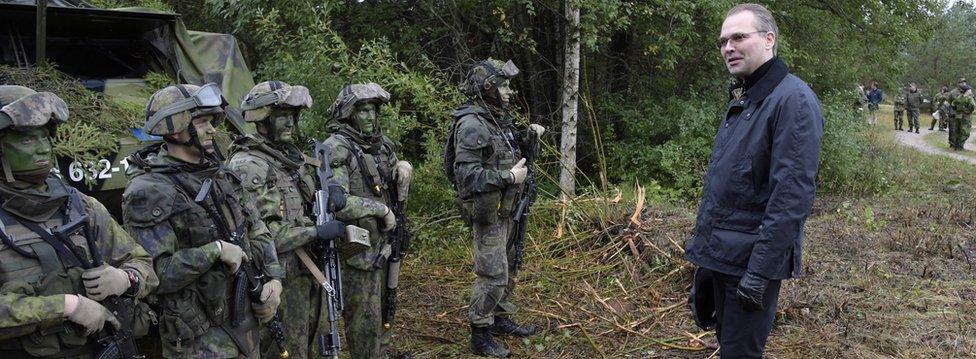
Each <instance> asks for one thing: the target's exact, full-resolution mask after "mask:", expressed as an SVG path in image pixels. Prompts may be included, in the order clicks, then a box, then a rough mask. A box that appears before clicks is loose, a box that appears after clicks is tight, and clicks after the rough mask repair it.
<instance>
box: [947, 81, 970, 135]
mask: <svg viewBox="0 0 976 359" xmlns="http://www.w3.org/2000/svg"><path fill="white" fill-rule="evenodd" d="M963 86H964V87H963V88H962V90H963V93H962V95H961V96H959V97H956V99H955V100H952V108H953V110H955V111H956V117H955V119H956V128H955V134H956V136H955V137H954V138H950V139H949V148H951V149H953V150H957V151H962V150H964V149H965V144H966V140H968V139H969V130H970V129H971V128H972V115H973V111H974V110H976V100H974V99H973V89H972V88H971V87H969V85H963ZM952 130H953V129H952V128H951V127H950V128H949V131H952Z"/></svg>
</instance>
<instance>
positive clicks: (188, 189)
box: [125, 170, 253, 353]
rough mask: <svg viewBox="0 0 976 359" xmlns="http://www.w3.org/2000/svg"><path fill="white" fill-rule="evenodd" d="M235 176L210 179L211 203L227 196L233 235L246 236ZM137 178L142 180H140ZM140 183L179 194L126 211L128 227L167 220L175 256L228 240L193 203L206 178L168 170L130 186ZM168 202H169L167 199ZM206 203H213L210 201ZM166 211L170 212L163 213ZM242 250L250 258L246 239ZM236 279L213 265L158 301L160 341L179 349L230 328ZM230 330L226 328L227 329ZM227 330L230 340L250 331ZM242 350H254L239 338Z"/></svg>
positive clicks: (225, 209)
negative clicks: (214, 330)
mask: <svg viewBox="0 0 976 359" xmlns="http://www.w3.org/2000/svg"><path fill="white" fill-rule="evenodd" d="M232 176H233V175H232V174H230V173H229V172H226V171H223V170H221V172H220V173H218V174H215V175H213V176H210V178H213V179H214V186H213V192H212V193H211V196H212V197H211V198H219V197H220V196H223V198H224V200H225V204H224V205H221V206H218V209H219V210H220V211H221V212H222V213H223V215H224V218H226V220H227V221H228V222H230V223H227V226H228V228H229V229H230V230H231V231H235V232H237V233H239V232H241V231H247V226H246V224H245V223H246V219H245V218H246V217H245V215H244V213H242V211H241V208H242V206H241V200H240V198H239V196H238V195H237V193H236V192H235V191H234V190H233V188H234V187H233V184H232V183H231V180H230V178H233V177H232ZM139 177H144V178H142V179H140V178H139ZM137 180H145V181H149V182H156V183H157V184H161V185H163V186H169V187H170V188H173V189H174V191H175V192H171V193H159V194H156V195H158V196H159V197H156V198H147V199H146V200H147V202H148V203H145V204H144V206H145V208H136V209H135V210H131V209H130V210H127V211H126V213H125V216H126V223H127V224H128V225H132V226H136V227H141V226H154V225H157V224H159V223H162V222H163V221H169V223H170V227H171V228H172V229H173V231H174V232H175V233H174V235H175V236H176V238H177V242H176V248H174V252H175V251H179V250H182V249H188V248H197V247H201V246H204V245H207V244H210V243H211V242H214V241H217V240H227V239H226V238H223V237H222V236H221V234H220V232H219V231H218V229H217V227H216V225H215V224H214V223H215V222H214V220H212V219H211V218H210V216H209V215H208V213H207V210H206V209H205V208H204V207H202V206H200V205H198V204H196V203H194V202H193V199H194V198H195V197H196V196H197V193H198V192H199V191H200V187H201V185H202V183H203V179H201V178H199V177H197V176H193V175H189V174H186V173H183V172H176V171H168V172H157V173H150V172H147V173H146V174H141V175H138V176H136V177H135V178H133V179H132V181H131V182H130V186H131V185H132V184H133V183H136V182H137ZM167 197H168V198H167ZM207 203H211V202H210V200H208V201H207ZM164 207H168V208H164ZM242 238H245V240H244V241H242V242H243V244H244V245H243V246H242V249H243V250H244V252H245V253H251V251H250V249H249V247H248V241H247V239H246V238H247V235H246V233H245V235H244V236H243V237H242ZM233 282H234V275H233V274H231V273H230V272H228V271H227V269H226V267H225V266H223V265H221V264H220V263H214V265H213V266H212V267H210V270H208V271H207V272H205V273H203V274H201V275H200V276H199V277H197V279H196V280H194V282H193V283H191V284H190V285H187V286H186V287H184V288H182V289H180V290H178V291H177V292H175V293H167V294H159V295H156V298H157V300H158V303H159V308H160V313H159V314H160V316H159V332H160V337H161V338H162V339H163V340H164V341H166V342H168V343H170V344H173V345H175V346H176V348H177V350H179V348H181V346H182V342H184V341H192V340H194V339H195V338H197V337H199V336H201V335H203V334H204V333H206V332H207V331H208V330H210V328H211V327H218V326H222V325H224V324H228V325H227V327H229V323H228V322H229V320H228V319H229V318H230V301H231V299H232V298H233V297H234V294H233V289H234V288H233V287H234V286H233ZM244 297H245V298H244V300H245V301H248V302H247V303H246V305H245V310H246V311H248V312H250V310H251V306H250V298H247V296H246V295H245V296H244ZM225 328H226V327H225ZM235 329H237V330H231V329H228V332H229V333H230V334H231V335H232V336H239V335H244V334H242V333H246V332H248V331H249V330H250V329H249V328H235ZM235 339H237V340H235V342H237V343H238V346H241V350H242V352H244V353H248V352H250V351H251V350H253V348H247V347H244V345H246V343H249V341H248V340H242V339H241V338H235Z"/></svg>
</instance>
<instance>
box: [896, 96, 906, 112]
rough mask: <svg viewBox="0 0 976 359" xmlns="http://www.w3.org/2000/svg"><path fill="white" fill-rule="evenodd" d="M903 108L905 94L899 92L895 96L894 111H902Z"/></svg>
mask: <svg viewBox="0 0 976 359" xmlns="http://www.w3.org/2000/svg"><path fill="white" fill-rule="evenodd" d="M904 109H905V94H904V93H899V94H898V95H897V96H895V111H902V110H904Z"/></svg>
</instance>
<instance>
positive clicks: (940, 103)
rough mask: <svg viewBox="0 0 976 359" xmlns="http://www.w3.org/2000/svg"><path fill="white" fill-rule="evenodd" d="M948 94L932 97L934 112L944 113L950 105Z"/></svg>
mask: <svg viewBox="0 0 976 359" xmlns="http://www.w3.org/2000/svg"><path fill="white" fill-rule="evenodd" d="M948 96H949V93H948V92H938V93H936V94H935V96H932V109H933V110H934V111H943V110H944V109H945V107H946V106H948V105H949V103H948V98H949V97H948Z"/></svg>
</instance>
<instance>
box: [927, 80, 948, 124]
mask: <svg viewBox="0 0 976 359" xmlns="http://www.w3.org/2000/svg"><path fill="white" fill-rule="evenodd" d="M948 99H949V86H942V90H941V91H939V93H937V94H935V96H933V97H932V111H933V116H932V125H930V126H929V131H932V130H934V129H935V125H936V122H938V124H939V131H945V129H946V127H947V126H948V121H947V118H948V113H950V112H951V111H949V110H948V109H947V107H949V101H948ZM934 111H938V112H939V118H938V119H937V118H935V116H934Z"/></svg>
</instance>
